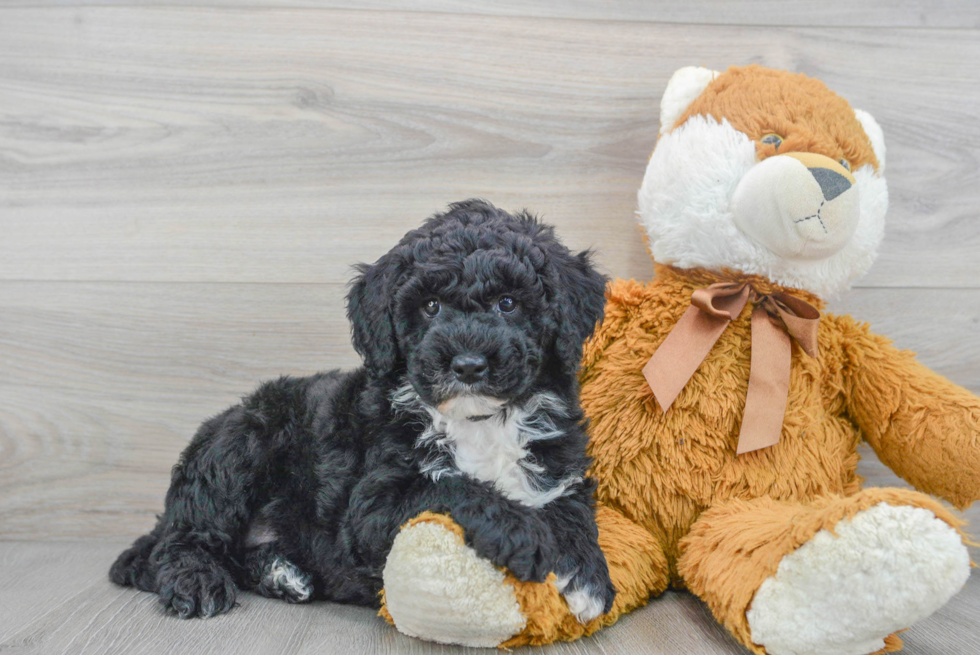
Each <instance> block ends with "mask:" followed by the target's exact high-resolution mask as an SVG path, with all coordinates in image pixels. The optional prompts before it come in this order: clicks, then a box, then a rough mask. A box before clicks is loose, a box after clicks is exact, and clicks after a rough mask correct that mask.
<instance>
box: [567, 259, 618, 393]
mask: <svg viewBox="0 0 980 655" xmlns="http://www.w3.org/2000/svg"><path fill="white" fill-rule="evenodd" d="M554 265H555V272H556V275H557V278H558V284H557V285H556V289H555V302H554V304H555V306H556V308H557V320H558V334H557V336H556V338H555V352H556V354H557V355H558V358H559V359H560V360H561V365H562V370H563V372H565V373H567V374H568V375H575V374H576V373H577V372H578V368H579V364H580V362H581V359H582V344H583V342H584V341H585V340H586V339H588V338H589V337H590V336H592V332H593V331H594V330H595V327H596V323H598V322H599V321H601V320H602V311H603V308H604V307H605V303H606V298H605V291H606V277H605V276H604V275H602V274H600V273H599V272H598V271H597V270H596V269H595V267H594V266H593V265H592V252H591V251H589V250H585V251H583V252H580V253H579V254H578V255H572V254H571V253H569V255H568V256H567V257H561V258H559V260H558V261H557V262H555V263H554Z"/></svg>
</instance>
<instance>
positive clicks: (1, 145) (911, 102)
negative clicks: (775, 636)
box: [0, 0, 980, 654]
mask: <svg viewBox="0 0 980 655" xmlns="http://www.w3.org/2000/svg"><path fill="white" fill-rule="evenodd" d="M752 62H758V63H762V64H765V65H770V66H777V67H783V68H789V69H792V70H799V71H803V72H806V73H809V74H811V75H814V76H817V77H820V78H822V79H823V80H825V81H826V82H827V83H828V84H829V85H830V86H831V88H833V89H835V90H836V91H838V92H840V93H841V94H843V95H844V96H845V97H847V98H848V99H850V100H851V102H852V103H853V104H854V105H855V106H857V107H860V108H863V109H866V110H868V111H870V112H871V113H872V114H874V115H875V116H876V118H877V119H878V121H879V122H880V123H881V125H882V127H883V128H884V131H885V135H886V139H887V144H888V171H887V176H888V180H889V187H890V194H891V210H890V212H889V218H888V221H889V224H888V231H887V235H886V238H885V242H884V244H883V247H882V251H881V256H880V257H879V260H878V262H877V263H876V264H875V266H874V268H873V269H872V271H871V273H870V274H869V275H868V276H867V277H865V278H864V279H862V280H861V281H860V283H859V286H858V287H857V288H856V289H854V290H853V291H852V292H850V293H849V294H848V295H846V296H845V297H844V298H842V299H841V300H840V301H838V302H837V303H835V308H836V309H837V310H839V311H846V312H850V313H852V314H854V315H855V316H857V317H859V318H862V319H864V320H868V321H870V322H871V324H872V326H873V327H874V328H875V329H876V330H878V331H880V332H882V333H885V334H888V335H890V336H892V337H893V338H894V339H895V340H896V341H897V343H898V345H900V346H902V347H905V348H911V349H914V350H917V351H918V352H919V354H920V357H921V359H922V360H923V361H924V362H925V363H926V364H928V365H929V366H932V367H933V368H935V369H936V370H938V371H939V372H941V373H943V374H944V375H947V376H949V377H950V378H952V379H953V380H954V381H956V382H958V383H960V384H962V385H964V386H966V387H968V388H970V389H971V390H973V391H974V392H980V120H978V114H980V3H977V2H975V1H974V0H937V1H935V2H927V1H925V0H902V1H901V2H894V1H889V0H867V1H864V2H854V1H853V0H826V1H824V2H819V3H815V2H809V1H788V0H759V1H758V2H754V3H748V4H742V3H737V2H731V1H729V0H689V1H687V2H682V3H679V2H667V1H666V0H665V1H659V2H653V1H647V0H618V1H608V0H603V1H601V2H600V1H597V0H569V1H568V2H563V3H556V2H548V1H547V0H481V2H479V3H470V2H463V1H462V0H418V1H416V2H406V1H403V0H247V1H246V2H237V1H235V0H205V1H204V2H200V1H198V0H9V1H6V2H3V3H2V4H0V651H3V652H7V651H10V652H17V653H20V652H31V653H45V654H47V653H82V652H85V653H110V652H120V653H122V652H145V653H157V652H159V653H164V652H167V653H169V652H174V653H185V652H193V653H195V654H197V653H218V652H225V651H228V652H231V651H236V652H238V650H239V649H240V647H241V644H252V645H254V649H255V652H266V651H268V652H283V653H286V652H290V653H291V652H296V651H302V652H305V651H310V652H313V651H315V652H318V653H322V652H343V653H349V652H364V653H369V652H379V651H381V652H402V651H404V652H423V651H424V652H434V651H440V652H441V651H445V650H449V649H442V648H439V647H434V646H431V645H426V644H422V643H421V642H416V641H412V640H408V639H405V638H403V637H401V636H399V635H397V634H395V633H394V632H393V631H392V630H390V629H388V628H387V627H385V626H384V625H382V624H381V623H380V622H379V621H378V620H377V619H375V618H374V617H372V616H371V614H370V613H369V612H366V611H362V610H357V609H352V608H345V607H339V606H328V605H316V606H310V607H303V608H296V607H286V606H284V605H279V604H275V603H268V602H266V601H262V600H260V599H258V598H254V597H246V598H245V599H243V601H242V607H241V608H239V610H238V611H237V612H236V613H235V614H232V615H230V616H229V617H226V618H221V619H217V620H214V621H209V622H190V623H184V622H179V621H177V620H174V619H170V618H168V617H165V616H163V615H162V614H161V613H160V612H159V611H158V610H157V608H156V605H155V604H154V602H153V601H152V599H150V598H149V597H147V596H144V595H140V594H136V593H133V592H130V591H124V590H118V589H115V588H112V587H111V586H109V585H108V583H107V582H106V581H105V571H106V568H107V567H108V564H109V563H110V561H111V559H112V557H113V556H114V554H115V552H116V551H117V550H118V549H119V547H120V545H121V544H123V543H124V542H126V541H127V540H130V539H132V538H133V537H135V536H136V535H138V534H139V533H140V532H141V531H144V530H146V529H147V528H148V527H149V526H150V525H151V524H152V521H153V516H154V513H155V512H158V511H160V509H161V505H162V498H163V493H164V491H165V489H166V485H167V480H168V473H169V469H170V466H171V465H172V464H173V462H174V461H175V459H176V457H177V454H178V453H179V452H180V450H181V449H182V448H183V447H184V445H185V444H186V441H187V439H188V437H189V436H190V434H191V433H192V432H193V430H194V428H195V427H196V425H197V424H198V423H199V422H200V421H201V420H202V419H203V418H205V417H207V416H209V415H211V414H214V413H216V412H218V411H220V410H221V409H222V408H223V407H225V406H227V405H228V404H229V403H232V402H234V401H235V400H236V399H237V398H238V397H239V396H241V395H242V394H243V393H245V392H247V391H248V390H249V389H250V388H252V387H253V386H254V385H255V384H256V382H257V381H259V380H262V379H266V378H269V377H273V376H276V375H279V374H283V373H293V374H304V373H309V372H312V371H315V370H318V369H322V368H326V367H335V366H353V365H355V364H356V363H357V359H356V357H355V355H354V353H353V351H352V350H351V348H350V345H349V343H348V327H347V325H346V322H345V320H344V318H343V295H344V285H345V283H346V281H347V279H348V278H349V276H350V273H351V268H350V267H351V265H352V264H353V263H355V262H357V261H373V260H374V259H376V258H377V257H378V256H379V255H380V254H382V253H383V252H384V251H385V250H387V249H388V248H389V247H390V245H391V244H392V243H393V242H394V241H395V240H396V239H397V238H398V237H399V236H400V235H401V234H402V233H404V232H405V231H406V230H408V229H409V228H411V227H413V226H414V225H416V224H417V223H418V222H419V221H420V220H421V219H422V218H424V217H426V216H427V215H429V214H431V213H433V212H435V211H438V210H439V209H441V208H443V207H445V205H446V204H447V203H449V202H451V201H454V200H460V199H464V198H467V197H472V196H482V197H486V198H488V199H489V200H491V201H493V202H495V203H497V204H499V205H501V206H503V207H505V208H511V209H514V208H519V207H524V206H527V207H528V208H530V209H532V210H534V211H537V212H538V213H540V214H541V215H542V216H543V217H544V218H545V219H546V220H548V221H550V222H552V223H554V224H555V225H557V226H558V230H559V233H560V234H561V235H562V237H563V238H564V240H565V241H566V243H568V244H569V245H570V246H573V247H575V248H585V247H594V248H596V250H597V251H598V259H599V262H600V263H601V265H602V266H603V267H604V268H605V270H606V272H608V273H609V274H610V275H612V276H617V277H635V278H640V279H645V278H649V277H650V276H651V275H652V267H651V264H650V260H649V258H648V256H647V254H646V252H645V251H644V248H643V245H642V243H641V242H640V239H639V237H638V232H637V229H636V227H635V220H634V215H633V212H634V209H635V203H636V191H637V189H638V187H639V184H640V180H641V178H642V175H643V169H644V165H645V163H646V159H647V157H648V156H649V153H650V151H651V149H652V147H653V144H654V142H655V140H656V135H657V129H658V122H657V115H658V110H657V107H658V102H659V98H660V95H661V94H662V93H663V89H664V86H665V85H666V82H667V80H668V78H669V77H670V74H671V73H672V72H673V71H674V70H675V69H677V68H679V67H681V66H686V65H690V64H701V65H706V66H711V67H714V68H724V67H726V66H728V65H730V64H746V63H752ZM869 455H871V456H870V458H869V461H867V462H865V463H864V465H863V466H864V468H863V469H862V470H864V471H865V472H869V473H870V476H871V479H872V481H873V482H874V483H876V484H890V483H891V482H893V481H894V480H895V479H894V477H893V476H891V475H890V473H888V472H887V471H884V470H883V469H882V468H881V467H880V465H879V464H877V461H876V460H875V459H874V458H873V454H870V453H869ZM970 516H972V517H975V518H977V519H980V512H978V511H977V510H974V511H973V512H972V513H971V515H970ZM977 584H978V583H977V581H976V580H975V579H974V580H973V581H972V582H971V583H970V586H969V587H968V588H967V590H966V591H964V592H963V594H961V596H960V597H958V598H957V599H955V600H954V601H953V602H952V603H951V604H950V605H949V606H948V607H947V608H945V609H944V610H943V612H942V613H941V614H940V615H938V616H936V617H933V618H932V619H930V620H929V621H927V622H924V623H923V624H922V625H919V626H916V627H914V628H913V629H912V630H911V631H910V633H909V635H908V640H907V641H908V643H909V644H910V646H909V648H908V652H913V653H937V654H938V653H944V654H946V653H957V654H959V653H966V654H970V653H980V641H978V640H980V626H978V624H977V620H976V618H977V617H978V616H980V589H978V587H977ZM549 650H552V651H554V652H585V651H593V650H594V651H598V652H607V653H626V652H630V653H632V652H654V653H656V652H665V653H667V652H671V653H716V652H718V653H725V652H740V649H739V648H738V647H736V646H734V645H733V643H732V642H731V641H730V640H729V639H728V637H727V636H726V635H725V633H724V631H722V630H721V628H719V627H718V626H717V625H715V624H714V623H713V622H712V621H711V620H710V617H708V615H707V614H706V612H705V610H704V608H703V607H702V606H701V605H700V604H699V603H698V602H697V601H696V600H694V599H693V598H691V597H690V596H686V595H682V594H668V595H667V596H666V597H665V598H663V599H660V600H658V601H657V602H656V603H655V604H654V605H652V606H651V607H649V608H648V609H645V610H643V611H642V612H638V613H636V614H635V615H633V616H630V617H628V618H627V619H626V620H625V621H623V623H621V624H620V625H618V626H616V627H614V628H613V629H611V630H607V631H604V632H602V633H600V634H599V635H598V636H596V637H595V638H593V639H591V640H587V641H584V642H582V643H580V644H576V645H571V646H556V647H554V648H552V649H549Z"/></svg>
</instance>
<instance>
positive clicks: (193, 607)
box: [157, 567, 238, 619]
mask: <svg viewBox="0 0 980 655" xmlns="http://www.w3.org/2000/svg"><path fill="white" fill-rule="evenodd" d="M157 584H158V587H159V593H160V602H161V603H162V604H163V606H164V607H165V608H167V609H169V610H173V611H174V612H176V613H177V616H179V617H180V618H182V619H189V618H193V617H195V616H199V617H201V618H210V617H212V616H216V615H218V614H223V613H224V612H227V611H228V610H230V609H231V608H232V607H234V606H235V596H236V594H237V591H238V589H237V588H236V587H235V583H234V581H233V580H232V579H231V575H229V573H228V572H227V571H225V570H224V569H221V568H217V567H210V568H200V567H184V568H165V569H161V571H160V573H159V574H158V575H157Z"/></svg>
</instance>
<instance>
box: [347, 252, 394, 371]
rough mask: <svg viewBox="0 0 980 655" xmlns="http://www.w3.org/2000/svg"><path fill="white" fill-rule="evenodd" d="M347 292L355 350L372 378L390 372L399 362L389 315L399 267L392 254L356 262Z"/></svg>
mask: <svg viewBox="0 0 980 655" xmlns="http://www.w3.org/2000/svg"><path fill="white" fill-rule="evenodd" d="M357 270H358V272H359V273H360V275H358V276H357V277H355V278H354V279H353V280H351V285H350V291H349V292H348V293H347V320H349V321H350V325H351V341H352V342H353V344H354V350H356V351H357V353H358V354H359V355H360V356H361V357H363V358H364V366H365V368H367V370H368V373H369V374H371V375H372V376H374V377H383V376H384V375H387V374H388V373H391V372H392V371H393V370H394V368H395V365H396V363H397V362H398V358H399V352H398V341H397V339H396V336H395V323H394V316H393V314H392V305H393V303H394V294H395V291H396V289H397V283H398V275H399V271H400V266H399V265H398V263H397V261H395V258H394V257H393V256H392V255H391V254H388V255H385V256H384V257H382V258H381V259H379V260H378V261H377V262H375V264H374V265H368V264H359V265H358V266H357Z"/></svg>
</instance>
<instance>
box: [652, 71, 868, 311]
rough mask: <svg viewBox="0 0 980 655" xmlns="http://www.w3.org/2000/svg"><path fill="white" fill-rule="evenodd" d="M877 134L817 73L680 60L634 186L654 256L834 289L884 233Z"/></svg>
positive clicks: (860, 267)
mask: <svg viewBox="0 0 980 655" xmlns="http://www.w3.org/2000/svg"><path fill="white" fill-rule="evenodd" d="M884 169H885V143H884V137H883V136H882V133H881V128H880V127H878V124H877V123H876V122H875V120H874V118H872V117H871V115H870V114H868V113H867V112H863V111H860V110H855V109H852V108H851V106H850V105H849V104H848V103H847V101H846V100H844V99H843V98H841V97H840V96H838V95H837V94H835V93H834V92H833V91H831V90H830V89H828V88H827V87H826V85H824V84H823V83H822V82H820V81H818V80H815V79H811V78H809V77H807V76H805V75H802V74H797V73H789V72H787V71H779V70H772V69H767V68H762V67H760V66H747V67H744V68H737V67H733V68H730V69H728V70H727V71H725V72H724V73H718V72H716V71H711V70H708V69H705V68H695V67H689V68H682V69H680V70H678V71H677V72H676V73H674V75H673V77H672V78H671V79H670V82H669V83H668V85H667V89H666V91H665V92H664V97H663V100H662V101H661V105H660V140H659V141H658V142H657V146H656V148H655V149H654V151H653V155H652V156H651V158H650V163H649V165H648V166H647V171H646V175H645V177H644V180H643V186H642V187H641V189H640V192H639V208H640V210H639V216H640V222H641V223H642V225H643V227H644V228H645V230H646V233H647V235H648V236H649V239H650V242H649V245H650V250H651V252H652V254H653V257H654V259H655V260H656V261H657V262H659V263H661V264H669V265H672V266H676V267H680V268H694V267H700V268H708V269H712V270H720V269H730V270H734V271H738V272H742V273H748V274H753V275H763V276H766V277H768V278H769V279H771V280H772V281H774V282H776V283H778V284H781V285H784V286H790V287H797V288H801V289H806V290H807V291H810V292H812V293H815V294H817V295H818V296H824V297H827V296H835V295H836V294H837V293H839V292H840V291H842V290H844V289H846V288H847V287H848V286H849V285H850V283H851V282H852V281H853V280H854V279H856V278H857V277H858V276H860V275H861V274H863V273H864V272H865V271H866V270H867V269H868V267H869V266H870V265H871V263H872V261H873V260H874V256H875V253H876V251H877V248H878V244H879V243H880V242H881V238H882V235H883V231H884V219H885V212H886V210H887V208H888V188H887V186H886V184H885V178H884Z"/></svg>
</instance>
